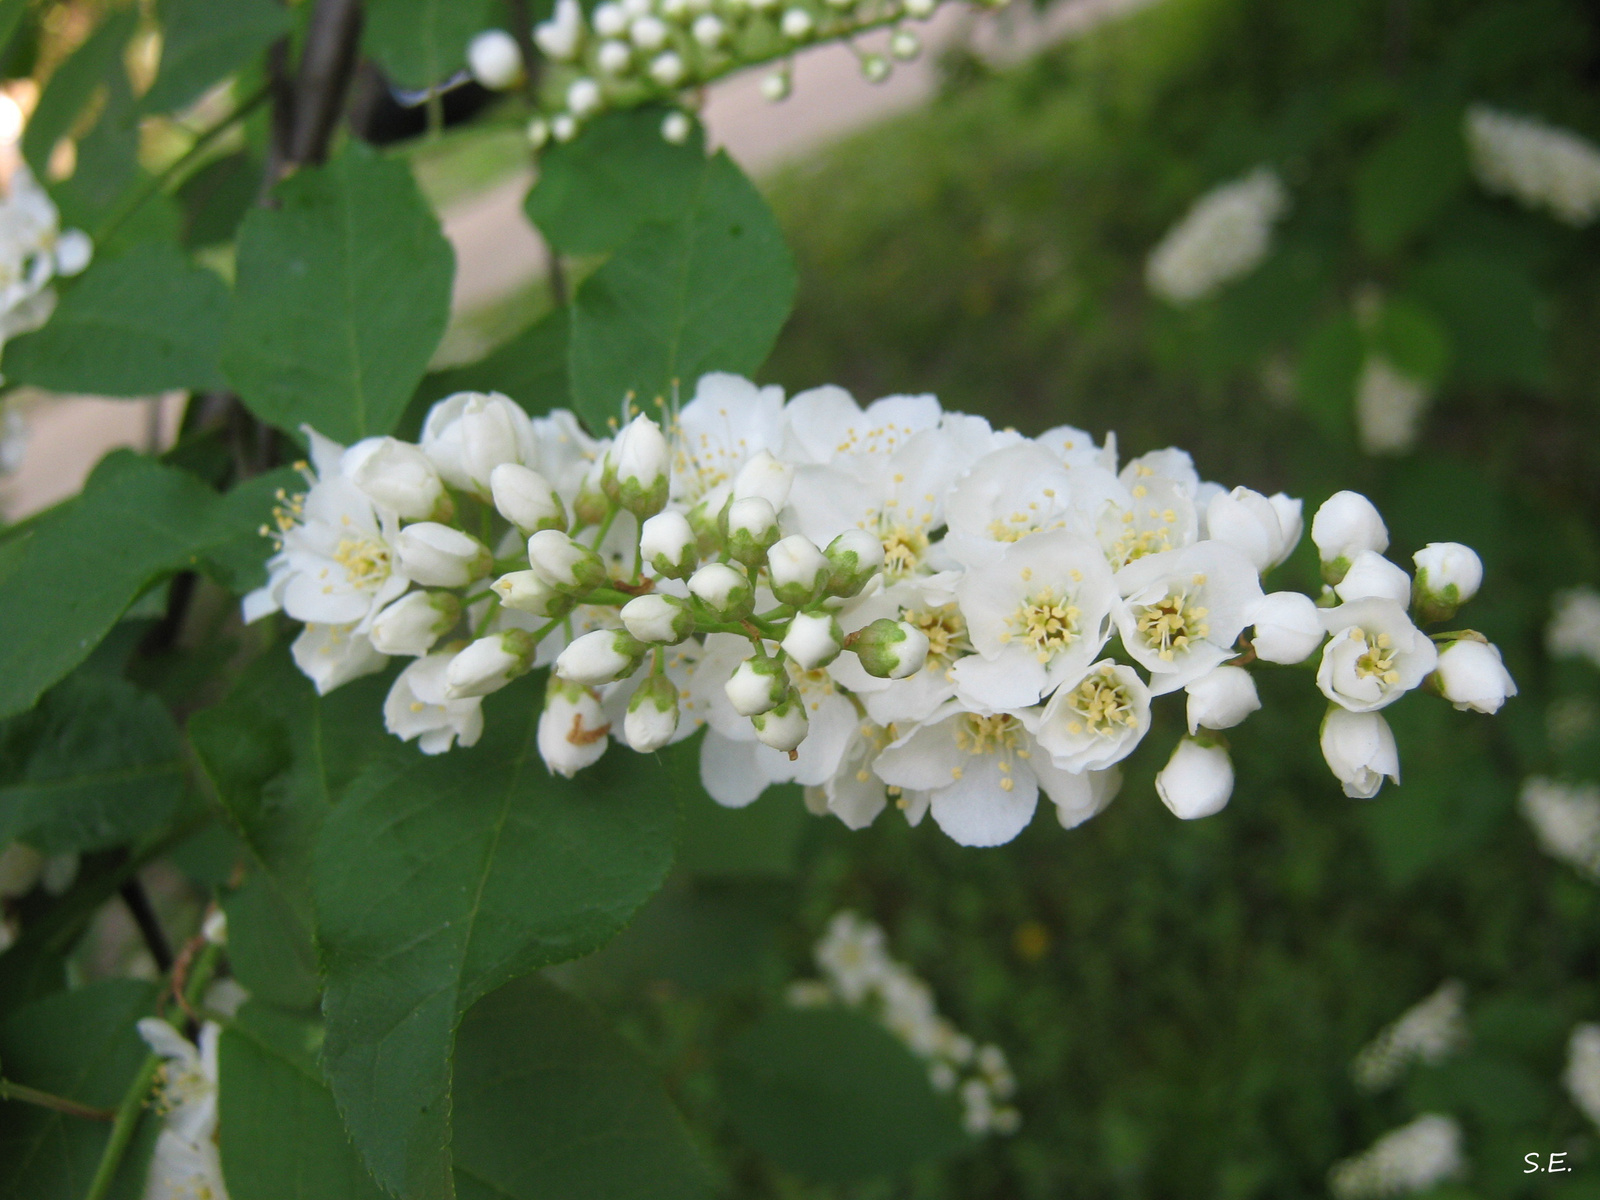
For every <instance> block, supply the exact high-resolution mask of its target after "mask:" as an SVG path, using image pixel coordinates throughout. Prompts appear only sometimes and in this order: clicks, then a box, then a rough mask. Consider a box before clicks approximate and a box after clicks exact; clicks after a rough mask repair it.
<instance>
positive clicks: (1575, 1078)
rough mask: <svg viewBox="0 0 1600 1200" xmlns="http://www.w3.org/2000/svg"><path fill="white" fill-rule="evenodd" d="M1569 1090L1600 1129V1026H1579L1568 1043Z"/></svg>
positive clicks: (1565, 1077) (1565, 1078)
mask: <svg viewBox="0 0 1600 1200" xmlns="http://www.w3.org/2000/svg"><path fill="white" fill-rule="evenodd" d="M1562 1082H1563V1083H1565V1084H1566V1085H1567V1093H1568V1094H1569V1095H1570V1096H1571V1097H1572V1102H1573V1103H1574V1104H1576V1105H1577V1106H1578V1108H1579V1109H1581V1110H1582V1112H1583V1115H1584V1116H1586V1117H1588V1118H1589V1120H1590V1121H1592V1122H1593V1123H1594V1126H1595V1128H1597V1129H1600V1025H1593V1024H1589V1025H1579V1026H1577V1027H1576V1028H1574V1029H1573V1031H1572V1037H1571V1038H1570V1039H1569V1040H1568V1042H1567V1069H1566V1071H1565V1072H1564V1073H1563V1075H1562Z"/></svg>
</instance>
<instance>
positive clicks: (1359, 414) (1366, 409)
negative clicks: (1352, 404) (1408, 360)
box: [1356, 354, 1433, 454]
mask: <svg viewBox="0 0 1600 1200" xmlns="http://www.w3.org/2000/svg"><path fill="white" fill-rule="evenodd" d="M1432 398H1433V389H1432V388H1430V387H1429V386H1428V385H1427V384H1426V383H1424V382H1423V381H1422V380H1420V379H1415V378H1413V377H1412V376H1410V375H1407V374H1406V373H1405V372H1404V371H1401V370H1400V369H1399V368H1398V367H1396V366H1395V365H1394V364H1393V363H1391V362H1390V361H1389V360H1388V359H1386V358H1384V357H1383V355H1381V354H1369V355H1367V358H1366V361H1365V362H1363V363H1362V365H1361V379H1360V381H1359V382H1358V383H1357V385H1356V425H1357V428H1358V429H1359V430H1360V433H1361V448H1362V449H1363V450H1365V451H1366V452H1367V453H1368V454H1405V453H1407V452H1408V451H1410V450H1411V448H1412V447H1413V446H1415V445H1416V444H1417V435H1418V434H1419V433H1420V432H1421V430H1422V418H1423V417H1424V416H1425V415H1427V411H1428V402H1429V401H1430V400H1431V399H1432Z"/></svg>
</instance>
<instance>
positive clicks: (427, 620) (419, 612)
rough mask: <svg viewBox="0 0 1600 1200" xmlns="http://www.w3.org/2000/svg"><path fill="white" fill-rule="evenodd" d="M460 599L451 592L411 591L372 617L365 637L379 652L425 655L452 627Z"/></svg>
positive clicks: (458, 612)
mask: <svg viewBox="0 0 1600 1200" xmlns="http://www.w3.org/2000/svg"><path fill="white" fill-rule="evenodd" d="M460 617H461V601H460V599H459V598H458V597H457V596H456V595H455V593H454V592H411V593H409V594H407V595H404V596H401V597H400V599H398V600H396V601H395V602H394V603H393V604H391V605H389V606H388V607H387V608H385V609H384V610H383V611H382V612H380V613H379V614H378V615H377V616H376V617H374V618H373V619H372V628H371V629H369V630H368V631H367V637H368V639H369V640H370V641H371V642H372V648H373V649H374V650H376V651H377V652H378V653H379V654H409V655H412V656H413V657H416V656H420V655H423V654H426V653H427V652H428V651H429V650H431V649H433V644H434V643H435V642H437V641H438V640H439V639H440V638H441V637H443V636H444V635H445V634H447V633H449V632H450V630H451V629H453V628H454V627H455V623H456V621H458V620H459V619H460Z"/></svg>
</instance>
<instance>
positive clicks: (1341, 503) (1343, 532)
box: [1311, 492, 1389, 583]
mask: <svg viewBox="0 0 1600 1200" xmlns="http://www.w3.org/2000/svg"><path fill="white" fill-rule="evenodd" d="M1311 540H1312V541H1313V542H1315V543H1316V544H1317V553H1318V554H1319V555H1321V557H1322V567H1323V577H1324V578H1326V579H1327V580H1328V582H1329V583H1337V582H1338V581H1339V580H1341V579H1343V578H1344V573H1345V572H1346V571H1348V570H1349V569H1350V564H1351V562H1353V561H1354V560H1355V559H1356V557H1357V556H1359V555H1360V554H1361V553H1362V552H1363V551H1366V550H1371V551H1373V552H1375V553H1377V554H1382V553H1383V552H1384V551H1385V550H1387V549H1388V548H1389V530H1388V528H1387V527H1386V526H1385V525H1384V523H1383V517H1382V516H1380V515H1379V513H1378V510H1377V508H1376V507H1375V506H1374V505H1373V503H1372V501H1371V500H1368V499H1367V498H1366V497H1365V496H1363V495H1361V494H1360V493H1359V492H1335V493H1334V494H1333V495H1331V496H1329V497H1328V498H1327V499H1326V500H1324V501H1323V502H1322V507H1321V508H1319V509H1317V515H1316V516H1314V517H1312V518H1311Z"/></svg>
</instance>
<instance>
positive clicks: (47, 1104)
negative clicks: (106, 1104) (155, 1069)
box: [0, 1079, 117, 1121]
mask: <svg viewBox="0 0 1600 1200" xmlns="http://www.w3.org/2000/svg"><path fill="white" fill-rule="evenodd" d="M0 1100H20V1101H22V1102H23V1103H24V1104H37V1105H38V1106H39V1107H40V1108H48V1109H53V1110H54V1111H56V1112H58V1113H66V1114H67V1116H69V1117H83V1118H84V1119H86V1120H89V1121H109V1120H111V1119H112V1118H114V1117H115V1116H116V1115H117V1114H116V1112H115V1111H114V1110H112V1109H109V1108H91V1107H90V1106H89V1105H87V1104H79V1103H78V1102H77V1101H76V1100H68V1099H67V1098H66V1097H65V1096H57V1095H54V1094H53V1093H51V1092H41V1091H40V1090H39V1089H38V1088H31V1087H29V1086H28V1085H27V1084H25V1083H17V1082H16V1081H15V1080H11V1079H0Z"/></svg>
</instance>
